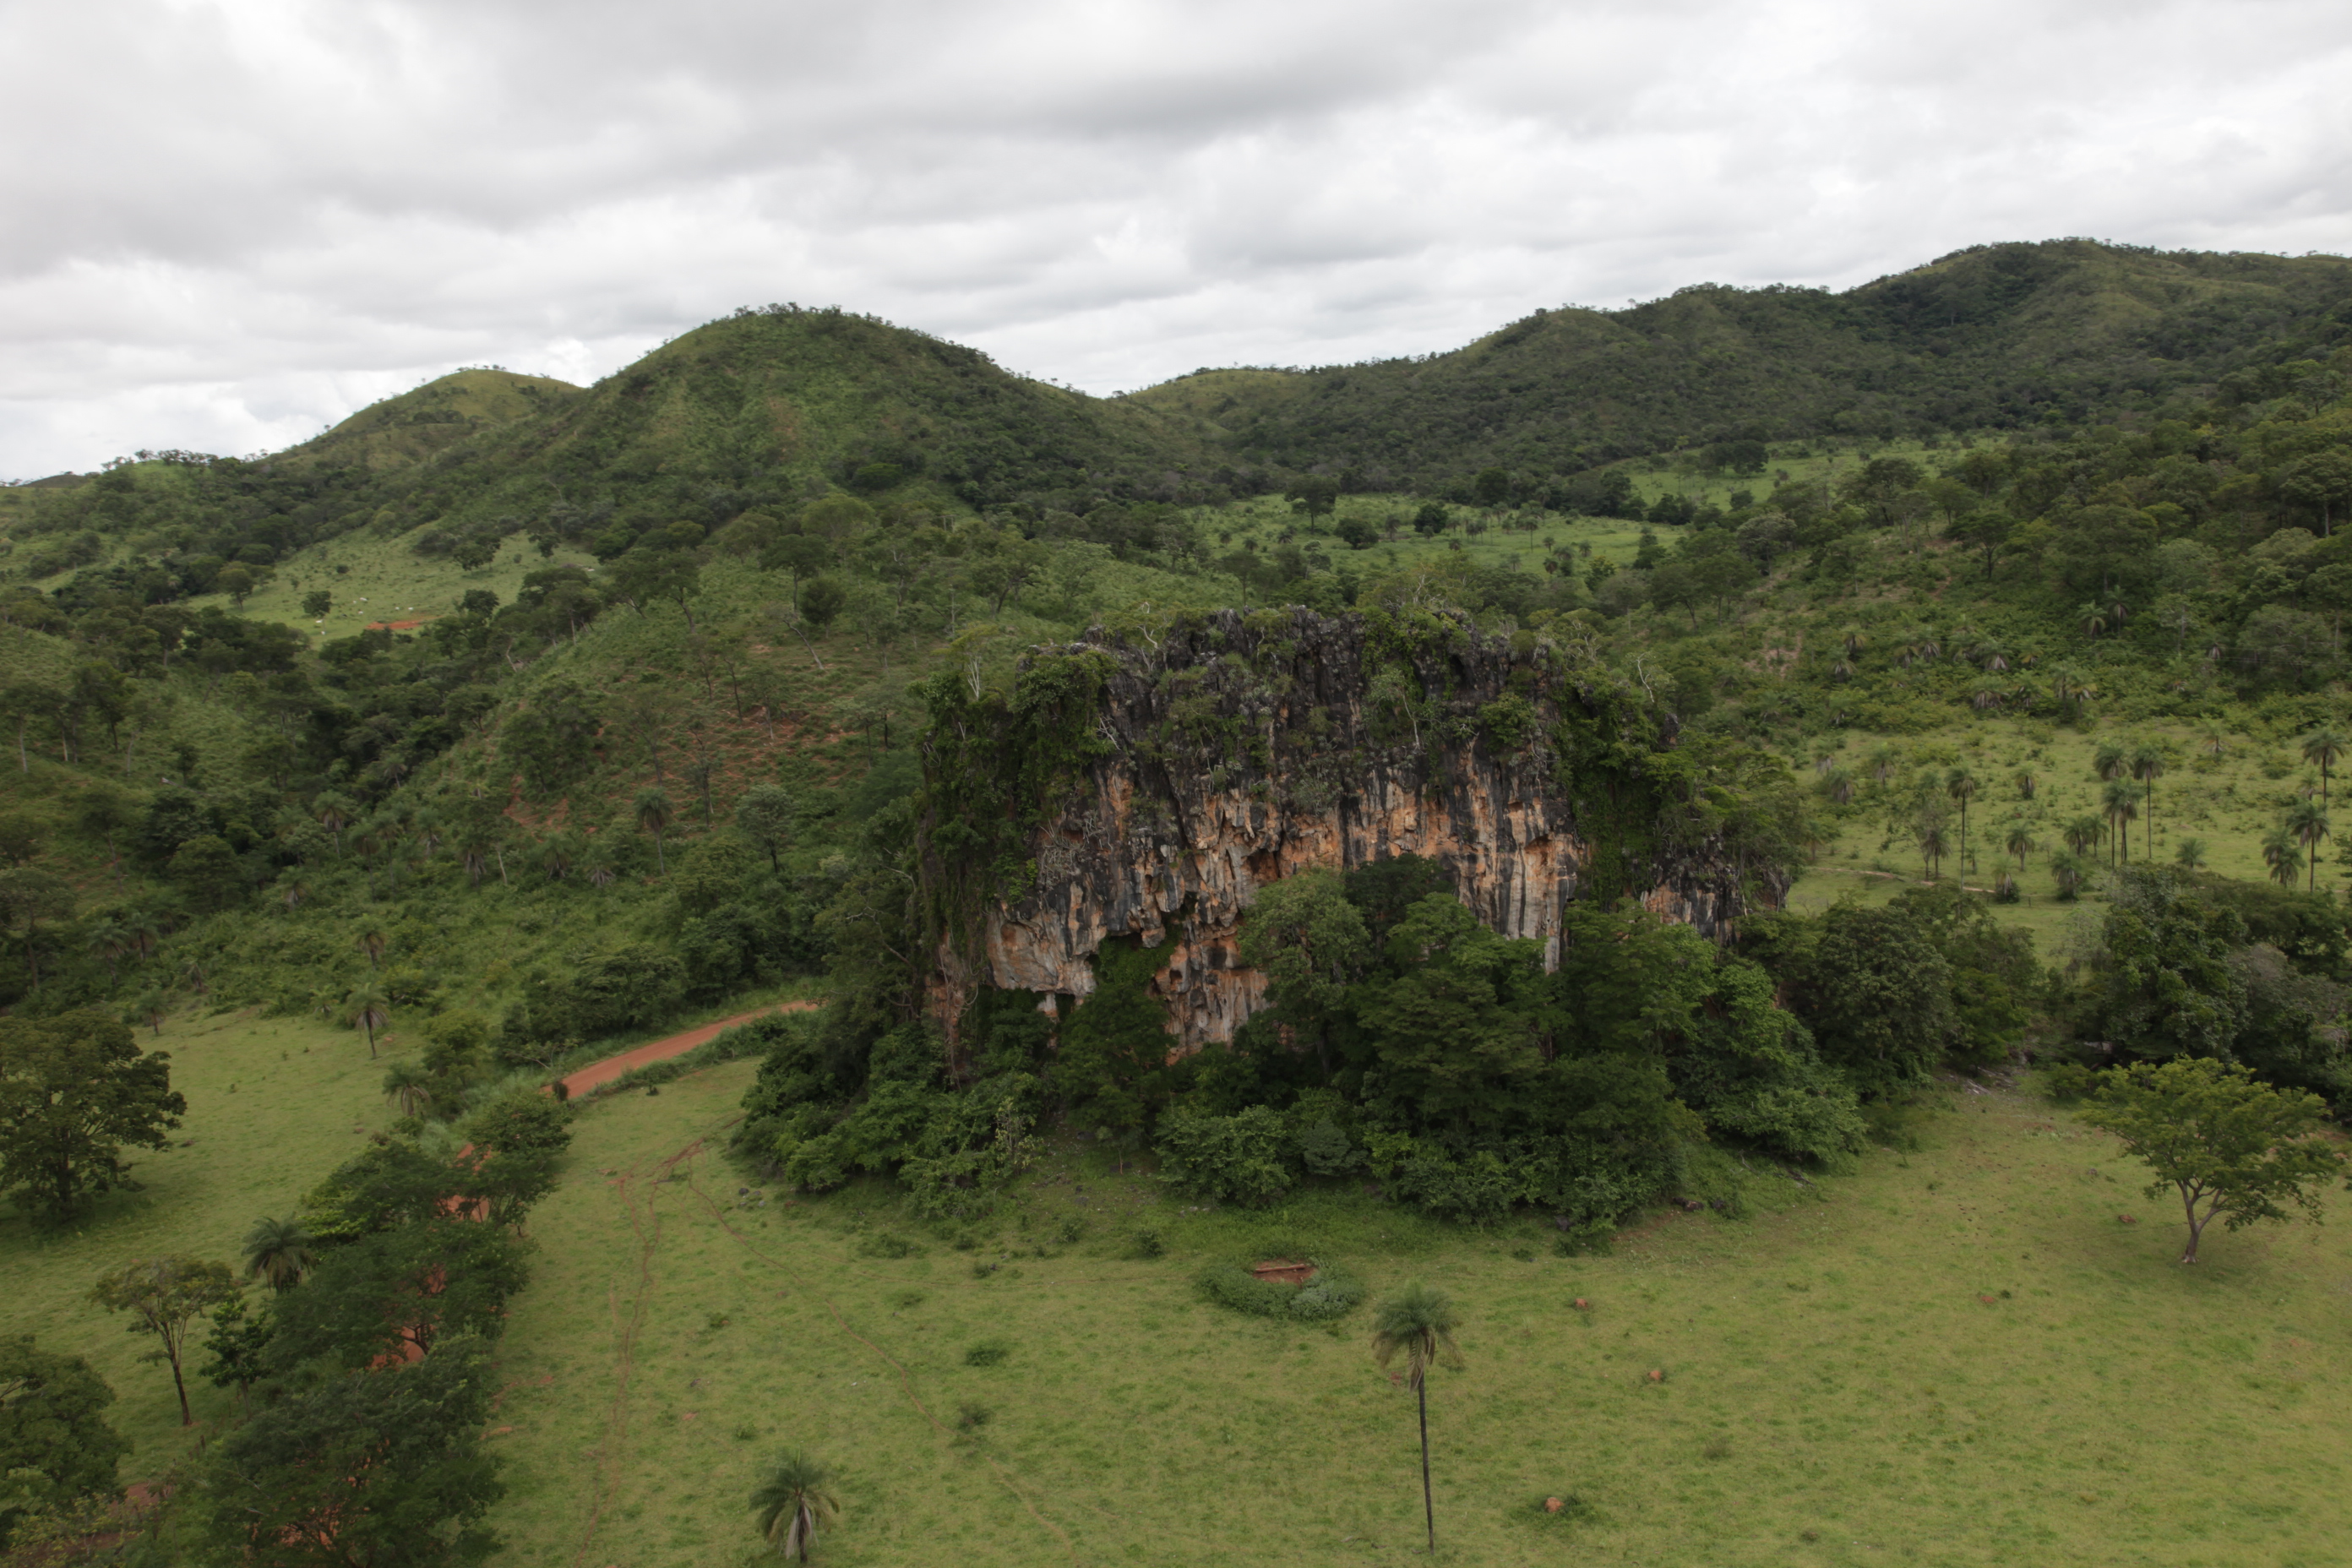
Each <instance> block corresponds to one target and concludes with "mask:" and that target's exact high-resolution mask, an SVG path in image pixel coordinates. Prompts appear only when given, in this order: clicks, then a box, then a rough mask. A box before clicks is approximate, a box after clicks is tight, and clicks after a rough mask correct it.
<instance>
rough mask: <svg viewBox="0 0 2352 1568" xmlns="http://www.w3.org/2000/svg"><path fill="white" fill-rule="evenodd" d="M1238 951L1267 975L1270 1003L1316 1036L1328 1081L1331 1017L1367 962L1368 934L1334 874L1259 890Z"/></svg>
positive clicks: (1311, 874)
mask: <svg viewBox="0 0 2352 1568" xmlns="http://www.w3.org/2000/svg"><path fill="white" fill-rule="evenodd" d="M1241 952H1242V961H1243V962H1244V963H1247V964H1249V965H1250V966H1251V967H1252V968H1254V969H1257V970H1261V971H1263V972H1264V973H1265V977H1266V979H1267V981H1268V983H1269V984H1271V985H1272V987H1273V989H1274V994H1275V996H1276V999H1277V1000H1278V1001H1280V1002H1281V1003H1283V1004H1284V1005H1286V1006H1290V1007H1295V1008H1297V1011H1298V1013H1299V1015H1300V1017H1299V1021H1300V1023H1302V1024H1303V1025H1305V1026H1307V1027H1309V1028H1312V1029H1313V1030H1314V1032H1315V1041H1316V1055H1317V1059H1318V1062H1320V1064H1321V1066H1322V1068H1323V1076H1324V1080H1325V1081H1326V1082H1327V1083H1328V1081H1329V1080H1330V1075H1331V1064H1330V1057H1329V1046H1328V1037H1329V1033H1330V1031H1329V1018H1330V1016H1331V1014H1332V1012H1333V1010H1334V1009H1335V1008H1336V1007H1337V1006H1338V1005H1339V1000H1340V998H1341V996H1342V995H1343V994H1345V993H1346V991H1347V988H1348V986H1349V984H1351V983H1353V982H1354V981H1356V980H1357V979H1359V978H1360V975H1361V972H1362V970H1363V967H1364V964H1365V963H1366V962H1367V961H1368V960H1370V958H1371V956H1372V936H1371V931H1370V930H1369V929H1368V928H1367V927H1366V926H1365V924H1364V917H1363V913H1362V911H1361V910H1358V909H1357V908H1356V906H1355V905H1354V904H1352V903H1349V901H1348V895H1347V892H1346V890H1345V889H1344V888H1343V886H1342V884H1341V882H1340V879H1339V873H1338V872H1336V871H1328V870H1312V871H1301V872H1299V873H1298V874H1297V875H1296V876H1292V877H1285V878H1283V879H1281V880H1280V881H1278V882H1271V883H1268V884H1267V885H1266V886H1265V887H1263V888H1260V889H1258V891H1257V901H1256V903H1255V906H1254V907H1253V908H1252V909H1251V910H1250V913H1249V918H1248V919H1247V920H1245V921H1243V922H1242V931H1241Z"/></svg>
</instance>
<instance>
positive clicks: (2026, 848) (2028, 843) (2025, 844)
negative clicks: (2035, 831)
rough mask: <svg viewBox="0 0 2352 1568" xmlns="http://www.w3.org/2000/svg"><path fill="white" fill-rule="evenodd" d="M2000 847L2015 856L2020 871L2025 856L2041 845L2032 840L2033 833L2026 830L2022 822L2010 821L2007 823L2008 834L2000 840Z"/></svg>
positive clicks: (2023, 864)
mask: <svg viewBox="0 0 2352 1568" xmlns="http://www.w3.org/2000/svg"><path fill="white" fill-rule="evenodd" d="M2000 847H2002V848H2004V849H2006V850H2008V851H2009V852H2010V853H2011V854H2012V855H2014V856H2016V857H2017V868H2018V869H2019V870H2020V871H2022V870H2024V869H2025V858H2026V856H2028V855H2030V854H2032V852H2033V851H2034V850H2036V849H2038V848H2040V847H2041V846H2040V845H2038V844H2036V843H2034V842H2033V835H2032V834H2031V833H2029V832H2028V831H2026V826H2025V824H2023V823H2022V822H2012V823H2011V824H2010V825H2009V835H2008V837H2005V838H2003V839H2002V840H2001V846H2000Z"/></svg>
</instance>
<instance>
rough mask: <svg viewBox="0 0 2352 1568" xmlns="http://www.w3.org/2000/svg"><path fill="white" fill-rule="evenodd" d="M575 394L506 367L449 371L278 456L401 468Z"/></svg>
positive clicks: (547, 379)
mask: <svg viewBox="0 0 2352 1568" xmlns="http://www.w3.org/2000/svg"><path fill="white" fill-rule="evenodd" d="M579 395H580V388H578V387H576V386H574V385H572V384H571V383H570V382H568V381H557V380H555V379H554V378H552V377H551V376H544V375H518V374H515V373H514V372H512V371H506V370H490V369H472V370H460V371H453V372H452V373H450V374H447V375H445V376H442V377H441V378H439V379H438V380H436V381H430V382H427V383H425V384H424V385H423V386H420V387H418V388H417V389H416V390H415V391H414V392H404V393H402V394H401V395H399V396H397V397H387V398H385V399H384V400H383V402H381V403H373V404H370V405H368V406H367V407H365V408H362V409H361V410H360V411H359V412H358V413H357V414H354V415H352V416H351V417H350V418H349V419H346V420H344V421H343V422H342V423H341V424H340V425H338V426H335V427H334V428H333V429H331V430H329V431H328V432H327V433H326V434H324V435H322V436H318V437H313V438H311V439H310V440H308V441H305V442H303V443H302V444H301V445H300V446H299V447H290V448H289V449H288V450H286V451H285V452H282V453H280V454H279V458H280V460H281V461H286V462H292V463H299V464H306V465H317V466H332V465H336V464H352V465H356V466H357V467H360V468H367V469H370V470H372V471H374V472H384V471H388V470H390V469H394V468H408V467H410V466H412V465H414V464H416V463H421V462H423V461H425V459H426V458H430V457H432V456H434V455H435V454H436V453H437V452H442V451H446V450H447V449H448V448H449V447H454V446H456V445H457V444H458V443H459V442H461V441H465V440H467V439H468V438H470V437H477V436H479V435H481V434H482V433H483V432H484V431H487V430H492V429H496V428H497V427H499V426H502V425H511V424H513V423H514V422H515V421H516V420H519V419H528V418H530V417H531V416H533V415H537V414H544V413H547V412H549V411H551V410H552V409H556V408H561V407H562V406H563V405H566V404H567V403H569V402H571V401H572V400H573V399H575V398H577V397H578V396H579Z"/></svg>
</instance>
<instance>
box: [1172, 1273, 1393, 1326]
mask: <svg viewBox="0 0 2352 1568" xmlns="http://www.w3.org/2000/svg"><path fill="white" fill-rule="evenodd" d="M1198 1283H1199V1285H1200V1288H1201V1294H1202V1295H1203V1296H1206V1297H1207V1298H1208V1299H1209V1300H1212V1301H1214V1302H1215V1303H1216V1304H1217V1305H1218V1306H1220V1307H1226V1308H1230V1309H1232V1310H1234V1311H1236V1312H1242V1313H1245V1314H1247V1315H1248V1316H1250V1317H1253V1318H1288V1319H1291V1320H1293V1321H1298V1322H1309V1323H1320V1322H1328V1321H1330V1320H1332V1319H1334V1318H1343V1317H1346V1316H1347V1315H1348V1313H1349V1312H1350V1311H1352V1310H1355V1308H1356V1307H1357V1306H1358V1305H1359V1304H1360V1303H1361V1302H1362V1300H1363V1299H1364V1287H1363V1284H1362V1282H1361V1281H1360V1280H1358V1279H1356V1278H1355V1277H1354V1276H1353V1275H1349V1274H1343V1273H1341V1272H1340V1271H1339V1270H1338V1269H1336V1268H1330V1267H1328V1266H1326V1265H1321V1264H1318V1272H1317V1273H1316V1275H1315V1277H1314V1278H1313V1279H1309V1280H1307V1283H1305V1284H1304V1285H1286V1284H1284V1283H1282V1282H1281V1281H1280V1280H1276V1279H1259V1278H1258V1277H1257V1276H1256V1275H1255V1274H1253V1273H1251V1272H1250V1271H1249V1270H1248V1269H1246V1268H1243V1267H1242V1266H1241V1265H1240V1264H1238V1263H1219V1264H1213V1265H1212V1266H1211V1267H1209V1268H1205V1269H1202V1271H1201V1275H1200V1279H1199V1280H1198Z"/></svg>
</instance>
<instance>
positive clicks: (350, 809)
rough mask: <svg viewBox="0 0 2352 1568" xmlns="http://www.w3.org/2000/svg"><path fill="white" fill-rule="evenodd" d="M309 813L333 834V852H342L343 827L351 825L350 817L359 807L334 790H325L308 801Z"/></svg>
mask: <svg viewBox="0 0 2352 1568" xmlns="http://www.w3.org/2000/svg"><path fill="white" fill-rule="evenodd" d="M310 815H311V816H315V817H317V818H318V819H319V826H321V827H323V828H325V829H326V830H327V831H328V832H329V833H331V834H332V835H334V839H335V853H336V854H338V855H341V853H342V852H343V829H344V828H346V827H349V826H351V825H352V818H353V817H355V816H358V815H359V808H358V807H357V806H355V805H352V803H351V802H350V801H349V800H346V799H345V798H344V797H343V796H341V795H337V794H335V792H334V791H332V790H327V791H323V792H321V793H320V795H319V796H318V797H317V798H316V799H314V800H312V801H311V802H310Z"/></svg>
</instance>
